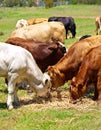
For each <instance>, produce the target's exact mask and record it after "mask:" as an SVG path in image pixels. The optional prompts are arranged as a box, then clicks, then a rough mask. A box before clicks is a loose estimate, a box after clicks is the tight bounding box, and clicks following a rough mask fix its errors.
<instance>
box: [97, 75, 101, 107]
mask: <svg viewBox="0 0 101 130" xmlns="http://www.w3.org/2000/svg"><path fill="white" fill-rule="evenodd" d="M97 93H98V101H97V102H98V104H99V105H101V76H99V77H98V82H97Z"/></svg>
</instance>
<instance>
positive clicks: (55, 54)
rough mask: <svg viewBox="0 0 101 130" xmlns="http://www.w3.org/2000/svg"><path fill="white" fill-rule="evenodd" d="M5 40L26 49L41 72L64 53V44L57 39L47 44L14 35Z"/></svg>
mask: <svg viewBox="0 0 101 130" xmlns="http://www.w3.org/2000/svg"><path fill="white" fill-rule="evenodd" d="M5 42H6V43H9V44H12V45H16V46H21V47H23V48H25V49H27V50H28V51H29V52H30V53H31V54H32V56H33V57H34V59H35V61H36V63H37V65H38V66H39V68H40V69H41V71H42V72H45V70H46V69H47V67H48V66H49V65H54V64H56V63H57V62H58V61H59V60H60V59H61V58H62V57H63V56H64V54H65V53H66V48H65V45H64V44H62V43H60V42H59V41H54V42H53V43H52V44H49V43H46V42H38V41H37V42H36V41H33V40H25V39H22V38H17V37H15V38H9V39H8V40H6V41H5Z"/></svg>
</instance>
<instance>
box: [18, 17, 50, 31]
mask: <svg viewBox="0 0 101 130" xmlns="http://www.w3.org/2000/svg"><path fill="white" fill-rule="evenodd" d="M45 21H46V22H48V18H32V19H28V20H26V19H19V20H18V21H17V23H16V29H18V28H21V27H25V26H28V25H33V24H37V23H42V22H45Z"/></svg>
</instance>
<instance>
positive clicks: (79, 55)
mask: <svg viewBox="0 0 101 130" xmlns="http://www.w3.org/2000/svg"><path fill="white" fill-rule="evenodd" d="M99 45H101V36H100V35H97V36H91V37H89V38H86V39H83V40H80V41H77V42H75V43H74V44H72V45H71V46H70V48H69V49H68V51H67V52H66V54H65V55H64V56H63V57H62V58H61V59H60V60H59V61H58V62H57V63H56V64H55V65H53V66H49V67H48V69H47V73H48V74H49V75H50V79H51V83H52V87H51V89H52V90H57V89H58V88H59V87H60V86H62V85H64V84H65V83H66V82H67V81H69V80H71V79H72V78H73V77H74V76H75V75H76V74H77V72H78V70H79V67H80V65H81V63H82V61H83V58H84V56H85V55H86V54H87V52H88V51H89V50H90V49H91V48H93V47H96V46H99Z"/></svg>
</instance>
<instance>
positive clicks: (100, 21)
mask: <svg viewBox="0 0 101 130" xmlns="http://www.w3.org/2000/svg"><path fill="white" fill-rule="evenodd" d="M95 24H96V35H98V34H101V16H99V17H96V20H95Z"/></svg>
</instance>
